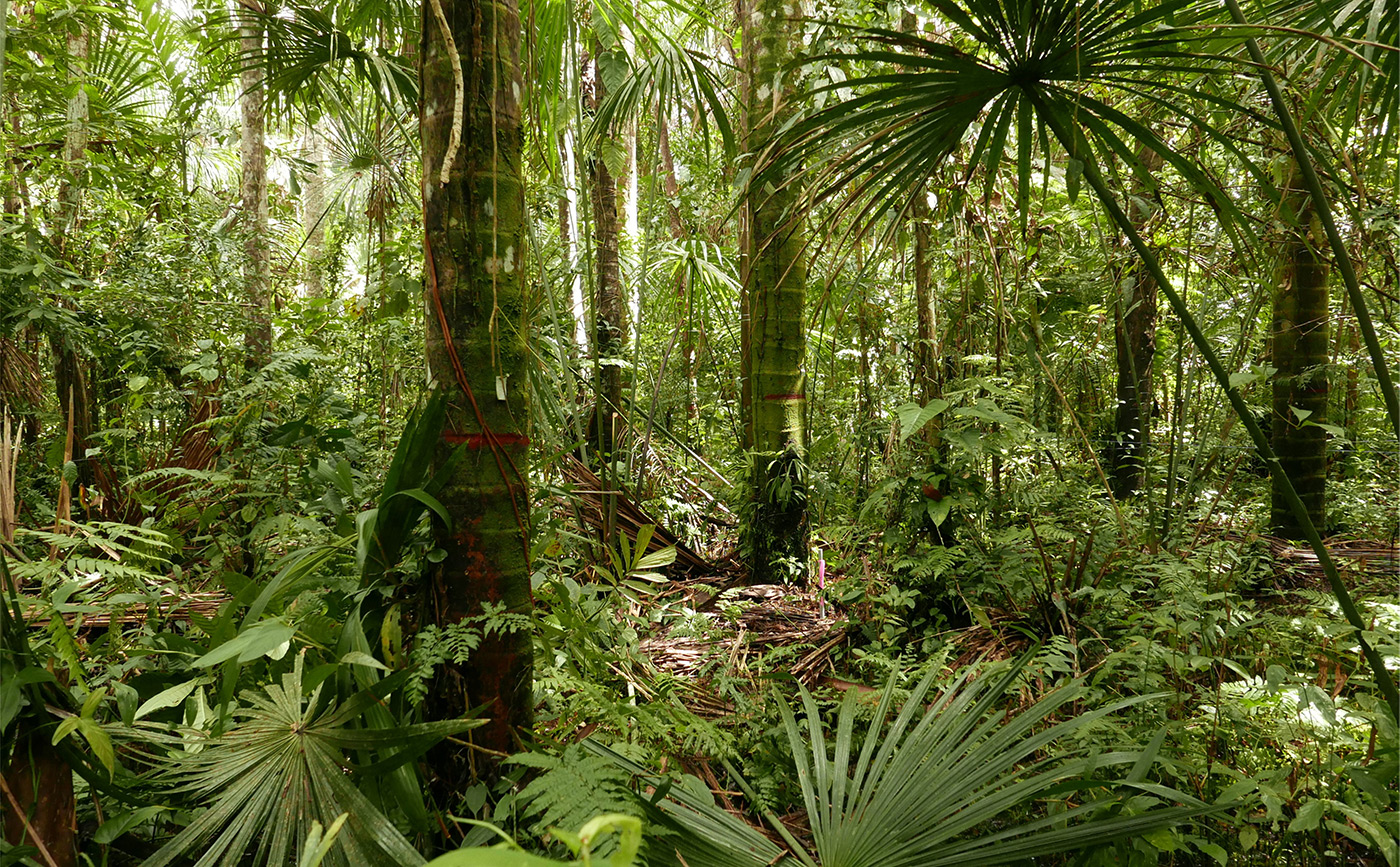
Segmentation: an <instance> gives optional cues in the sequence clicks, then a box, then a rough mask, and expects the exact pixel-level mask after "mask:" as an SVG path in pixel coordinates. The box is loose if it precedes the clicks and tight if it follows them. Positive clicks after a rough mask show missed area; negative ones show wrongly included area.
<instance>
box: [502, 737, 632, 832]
mask: <svg viewBox="0 0 1400 867" xmlns="http://www.w3.org/2000/svg"><path fill="white" fill-rule="evenodd" d="M507 761H508V763H509V764H514V765H519V766H521V767H526V768H533V769H535V770H536V771H538V772H539V773H538V774H537V775H536V776H534V777H532V778H531V780H530V782H529V783H527V784H526V785H525V787H524V788H523V789H521V790H520V793H519V795H518V796H517V800H516V803H517V804H518V805H519V808H520V810H521V812H522V814H523V815H524V816H525V817H526V818H528V819H530V820H531V821H532V824H531V830H532V831H533V832H534V833H535V834H536V835H537V836H543V835H544V834H545V833H547V832H550V830H551V828H556V827H558V828H574V827H580V826H582V825H583V823H585V822H586V821H587V820H588V819H589V818H590V817H592V816H596V815H598V814H600V813H612V814H620V815H626V816H633V817H637V818H640V816H641V810H640V806H639V804H638V803H637V800H636V798H635V796H634V795H633V794H632V790H631V782H632V781H631V777H630V776H629V775H628V774H627V773H626V772H625V771H623V770H621V769H620V768H618V767H617V765H616V764H615V763H613V762H610V761H608V760H607V759H606V758H604V757H602V756H599V755H596V754H594V753H591V752H588V751H587V750H585V749H584V748H583V747H582V746H579V745H578V744H570V745H569V746H567V747H565V748H564V750H563V751H562V752H561V753H559V755H557V756H555V755H550V754H548V753H542V752H527V753H520V754H518V755H515V756H512V757H511V758H510V759H508V760H507Z"/></svg>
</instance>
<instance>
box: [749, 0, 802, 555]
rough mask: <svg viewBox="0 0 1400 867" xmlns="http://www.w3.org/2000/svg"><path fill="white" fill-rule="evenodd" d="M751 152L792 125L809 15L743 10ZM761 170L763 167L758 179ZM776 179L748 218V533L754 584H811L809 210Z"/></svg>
mask: <svg viewBox="0 0 1400 867" xmlns="http://www.w3.org/2000/svg"><path fill="white" fill-rule="evenodd" d="M739 13H740V23H741V26H742V28H743V59H742V60H743V63H742V70H743V85H744V89H743V95H742V103H743V106H744V114H745V138H746V140H745V144H744V147H743V150H744V151H746V152H748V153H751V154H761V153H763V152H764V150H765V149H766V148H767V147H768V146H769V144H770V143H771V142H772V141H773V139H774V138H775V137H776V135H777V132H778V130H779V129H780V128H781V127H782V124H783V123H784V122H785V121H786V120H787V119H788V118H789V117H790V116H791V115H792V111H793V107H792V102H793V85H792V75H793V73H792V71H791V70H788V69H786V68H785V66H786V64H787V63H788V61H789V60H791V59H792V57H793V55H794V48H795V47H796V46H797V41H798V39H799V38H800V36H799V35H800V34H801V32H802V27H801V24H800V22H799V20H798V19H799V18H800V15H801V8H800V6H793V5H791V4H785V3H783V2H781V0H740V5H739ZM759 168H760V166H755V170H757V169H759ZM783 181H784V179H781V178H777V177H772V178H770V179H769V182H768V183H765V184H752V185H750V186H749V188H748V189H747V191H746V192H745V199H744V202H743V204H742V211H741V229H740V251H741V271H742V277H743V297H744V303H743V305H742V306H743V310H742V316H743V320H742V330H743V332H744V335H745V339H744V340H743V345H744V354H745V359H744V360H745V365H744V371H743V373H744V378H745V383H744V386H745V388H744V391H745V395H746V400H745V402H744V406H745V409H746V418H745V428H746V434H747V435H746V442H745V446H746V447H747V448H748V449H749V450H750V452H751V458H750V460H751V461H752V465H751V467H750V479H751V482H752V491H751V496H752V499H753V510H752V515H751V517H750V520H749V522H748V526H747V527H746V528H745V537H746V538H745V541H746V545H745V547H746V549H747V553H748V557H749V562H748V566H749V577H750V580H751V581H753V582H754V583H774V582H780V581H784V580H789V579H793V578H802V577H804V576H805V575H806V569H807V479H806V463H805V462H806V448H807V432H806V420H805V414H806V401H807V383H806V373H805V369H804V368H805V365H804V362H805V356H806V350H807V344H806V332H805V330H804V328H803V324H804V323H803V316H804V313H805V302H806V283H807V267H806V261H805V260H806V237H805V232H804V228H803V223H804V214H803V213H802V208H803V202H802V201H801V200H800V198H799V197H798V195H797V193H796V192H795V191H794V188H793V186H792V185H791V184H788V183H784V182H783Z"/></svg>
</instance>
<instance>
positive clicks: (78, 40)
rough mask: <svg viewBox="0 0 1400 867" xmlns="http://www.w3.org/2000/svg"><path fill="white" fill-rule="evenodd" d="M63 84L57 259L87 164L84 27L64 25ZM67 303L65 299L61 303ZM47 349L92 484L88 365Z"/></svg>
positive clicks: (71, 352) (81, 471) (65, 344)
mask: <svg viewBox="0 0 1400 867" xmlns="http://www.w3.org/2000/svg"><path fill="white" fill-rule="evenodd" d="M67 46H68V82H69V86H70V87H71V88H72V90H73V93H72V95H71V96H70V97H69V99H68V125H67V131H66V132H65V133H64V137H63V168H64V171H63V176H62V179H61V180H60V181H59V186H58V211H57V213H56V215H55V216H56V219H55V221H54V225H55V231H54V235H55V239H54V240H55V244H56V246H57V247H58V250H59V253H60V255H63V256H65V257H68V256H69V254H70V252H71V250H70V248H71V247H72V246H73V243H72V235H73V233H74V232H75V231H76V230H77V229H78V226H79V218H80V215H81V210H82V193H83V177H84V172H85V169H86V166H87V145H88V96H87V86H86V80H87V73H88V50H89V49H88V30H87V25H86V24H84V23H81V22H75V23H73V24H71V25H69V30H68V34H67ZM62 303H63V304H65V305H67V304H68V302H67V300H64V301H63V302H62ZM49 349H50V351H51V353H52V354H53V359H54V387H55V396H56V397H57V398H58V406H59V412H60V413H61V415H62V417H63V418H64V419H65V420H66V419H67V418H68V417H69V416H70V415H71V416H72V424H73V460H74V462H75V463H76V464H77V467H78V481H79V483H80V484H82V485H91V484H92V483H93V480H94V478H95V476H96V474H95V473H94V472H93V467H92V465H91V463H90V462H89V461H88V460H87V450H88V439H89V438H90V437H91V435H92V431H93V429H94V426H93V418H92V387H91V382H90V377H89V375H88V370H87V364H86V362H85V361H84V360H83V358H82V356H81V355H79V354H78V347H77V346H74V345H73V343H72V341H71V340H70V339H69V335H67V334H63V333H60V332H59V331H58V330H53V331H51V332H50V333H49Z"/></svg>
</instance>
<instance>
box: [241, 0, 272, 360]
mask: <svg viewBox="0 0 1400 867" xmlns="http://www.w3.org/2000/svg"><path fill="white" fill-rule="evenodd" d="M240 14H242V15H243V16H244V19H245V20H244V21H243V22H242V23H241V24H240V26H239V28H238V41H239V47H240V49H241V50H242V52H243V62H244V65H243V72H242V73H241V76H240V80H239V87H241V88H242V92H241V93H240V94H239V95H238V104H239V108H240V109H241V112H242V126H241V128H240V132H239V135H240V138H239V143H238V156H239V166H240V169H239V170H240V173H241V176H240V191H241V194H242V204H243V215H242V220H243V223H242V230H243V259H244V261H243V283H244V290H243V291H244V299H245V303H246V304H247V305H248V322H247V325H246V326H245V327H244V331H243V349H244V352H245V353H246V354H245V356H244V362H245V364H246V365H247V367H248V368H249V369H257V368H260V367H262V366H263V365H265V364H267V359H268V356H269V355H270V354H271V353H272V316H271V313H270V312H269V311H268V295H269V292H270V290H271V284H272V278H271V268H272V250H271V246H270V245H269V243H268V237H267V232H268V228H267V211H268V207H267V142H266V138H267V136H266V126H267V118H266V108H265V105H264V100H263V70H262V67H261V66H260V65H259V64H258V63H257V62H254V61H255V60H256V58H258V57H259V56H260V55H261V54H262V42H263V30H262V25H261V24H260V23H259V22H258V21H257V19H256V18H255V17H254V16H253V15H252V14H251V13H249V12H247V11H244V12H242V13H240Z"/></svg>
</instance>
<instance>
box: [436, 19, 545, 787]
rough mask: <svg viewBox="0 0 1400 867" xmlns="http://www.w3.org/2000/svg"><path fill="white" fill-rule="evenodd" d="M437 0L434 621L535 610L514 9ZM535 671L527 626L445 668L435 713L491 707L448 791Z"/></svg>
mask: <svg viewBox="0 0 1400 867" xmlns="http://www.w3.org/2000/svg"><path fill="white" fill-rule="evenodd" d="M438 2H439V0H425V2H424V4H423V7H424V9H423V45H422V58H423V66H422V117H421V129H422V137H423V231H424V238H423V240H424V247H425V254H426V256H425V262H424V291H425V294H426V298H425V306H426V311H427V358H428V369H429V371H430V373H431V375H432V378H433V380H434V382H435V383H436V387H437V388H439V389H444V390H446V392H447V394H448V407H449V408H448V415H447V424H446V426H445V429H444V430H443V433H442V438H441V440H440V441H439V444H438V451H437V455H436V462H437V465H438V466H442V465H443V462H445V461H446V460H447V459H448V457H449V456H450V455H451V454H452V453H453V452H454V451H456V450H457V449H458V448H459V447H460V448H463V449H464V452H465V454H464V457H463V458H462V459H461V461H460V462H459V463H457V464H456V465H455V469H454V471H453V475H452V478H451V481H450V482H449V483H448V485H447V487H446V488H445V489H444V490H443V491H442V492H441V494H440V495H439V499H440V500H441V501H442V504H443V506H444V507H445V508H446V510H447V512H448V514H449V515H450V516H451V519H452V521H451V526H447V527H444V526H441V525H439V526H438V527H437V531H438V539H437V542H438V545H439V546H440V547H441V548H442V549H443V550H444V551H446V552H447V556H446V558H445V559H444V560H443V561H442V562H441V563H439V564H438V566H437V568H436V569H435V570H434V572H433V574H432V577H431V586H430V589H429V598H428V599H427V600H426V602H427V605H428V612H427V618H426V619H428V620H429V621H430V622H434V623H436V624H438V625H439V626H442V627H444V628H451V627H452V625H453V624H457V623H461V622H463V621H466V620H470V619H471V618H476V617H480V616H482V615H483V614H488V613H490V612H506V613H510V614H514V615H529V613H530V611H531V607H532V600H531V597H530V562H529V545H528V538H529V534H528V521H529V514H530V512H529V509H530V501H529V495H528V490H527V480H528V475H527V471H528V464H527V460H528V450H529V440H528V437H527V432H528V430H529V427H528V421H529V418H528V413H529V392H528V384H529V380H528V377H527V368H526V364H527V357H526V350H527V343H528V330H527V329H528V324H527V319H526V308H527V306H528V305H527V303H526V298H525V265H524V261H525V223H524V219H525V197H524V187H523V186H522V183H521V173H520V168H521V167H520V161H521V140H522V137H521V125H520V99H521V93H522V91H523V82H522V80H521V77H520V15H519V7H518V6H517V3H516V0H441V7H439V6H438ZM439 8H441V11H442V15H443V17H444V18H445V19H446V27H444V23H443V21H441V20H440V19H439V17H438V13H437V10H438V9H439ZM445 29H446V31H447V32H444V30H445ZM449 34H450V36H449ZM458 66H459V68H460V92H459V86H458V84H457V81H458V74H457V73H456V72H454V67H458ZM459 96H460V104H459V102H458V100H459ZM459 105H460V108H461V113H460V116H459V117H460V120H459V121H454V114H455V113H456V109H457V108H458V107H459ZM458 124H459V125H458ZM458 139H460V146H457V142H458ZM444 169H445V179H444ZM531 678H532V658H531V643H530V634H529V632H528V630H527V629H497V630H495V631H491V632H488V633H487V634H486V635H485V636H484V637H483V638H482V640H481V644H480V645H479V646H478V647H476V648H475V649H474V650H472V652H471V655H470V658H469V659H468V661H467V662H466V663H465V664H463V665H456V666H449V667H447V669H446V671H445V672H444V673H443V674H442V676H441V677H440V678H439V681H438V688H437V689H436V690H435V694H434V698H433V699H432V701H433V707H432V710H433V713H434V715H435V716H437V717H455V716H460V715H462V714H463V713H465V712H466V711H467V710H468V709H470V708H473V707H477V706H480V705H486V711H485V715H486V716H488V717H490V719H491V722H490V724H489V725H487V726H485V727H483V728H479V729H476V730H474V731H472V732H471V733H470V734H469V737H470V738H471V740H472V741H473V743H474V744H475V745H476V746H478V747H482V748H484V750H485V751H483V750H462V751H455V752H453V753H452V755H451V756H448V757H445V758H444V759H443V760H442V761H439V762H436V763H435V771H436V772H437V773H438V775H439V780H440V783H441V784H442V786H443V788H444V789H445V790H449V791H452V790H456V789H455V787H456V786H457V785H458V784H460V783H461V782H462V781H464V780H466V779H468V778H471V777H482V776H485V777H490V776H493V775H494V773H495V763H496V754H499V753H508V752H512V751H514V750H515V748H516V746H517V744H518V739H519V736H520V734H521V733H522V732H524V731H526V730H528V729H529V728H530V725H531V716H532V709H533V701H532V683H531ZM488 751H489V752H488Z"/></svg>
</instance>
